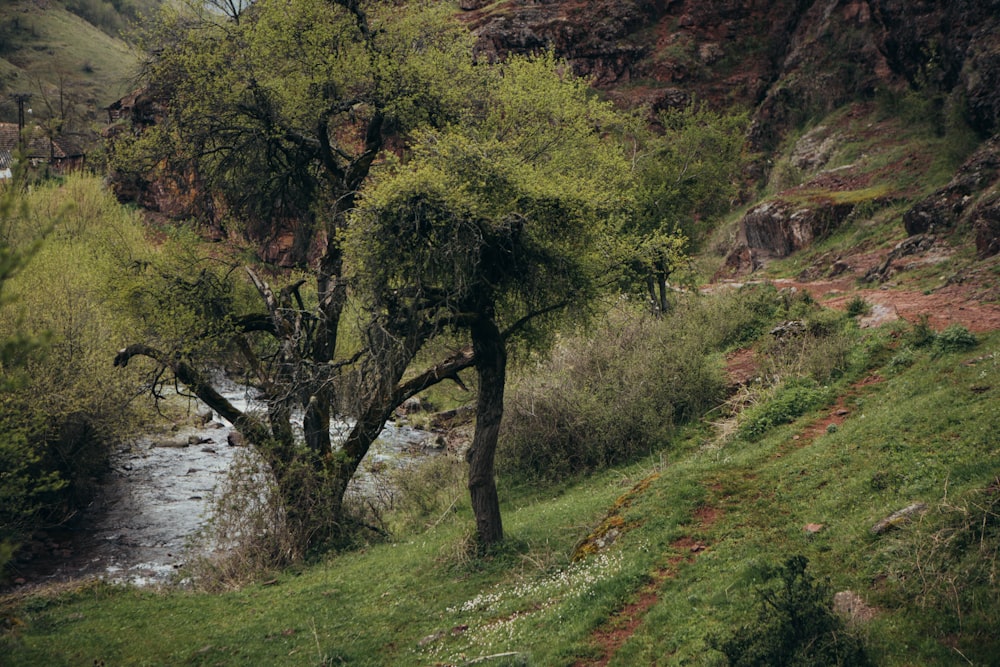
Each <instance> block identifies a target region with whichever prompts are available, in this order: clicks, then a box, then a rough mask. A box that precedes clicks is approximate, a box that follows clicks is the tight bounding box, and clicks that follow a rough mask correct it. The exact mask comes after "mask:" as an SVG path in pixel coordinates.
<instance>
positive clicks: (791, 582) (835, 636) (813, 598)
mask: <svg viewBox="0 0 1000 667" xmlns="http://www.w3.org/2000/svg"><path fill="white" fill-rule="evenodd" d="M807 565H808V561H807V560H806V558H805V557H804V556H793V557H791V558H789V559H788V560H787V561H786V562H785V564H784V566H783V567H781V568H779V569H777V570H773V571H770V572H768V573H767V574H768V579H769V585H768V586H766V587H764V588H761V589H760V590H758V592H757V594H758V596H759V605H758V613H757V620H756V621H755V622H753V623H749V624H746V625H743V626H742V627H740V628H738V629H736V630H735V631H733V632H732V634H730V635H729V636H727V637H714V638H712V639H710V644H711V645H712V647H713V648H714V649H716V650H718V651H721V652H722V653H724V654H725V655H726V658H727V659H728V660H729V664H730V665H733V667H762V666H764V665H767V666H768V667H782V666H789V667H791V666H793V665H794V666H801V667H807V666H808V667H817V666H821V665H845V666H850V667H864V666H866V665H870V664H871V661H870V659H869V658H868V655H867V652H866V651H865V647H864V645H863V644H862V642H861V640H860V639H859V638H858V637H856V636H855V635H853V634H852V633H850V632H849V631H848V629H847V628H846V627H845V623H844V621H843V620H842V619H841V618H840V617H839V616H837V615H836V614H834V612H833V604H832V597H831V594H830V589H829V586H828V585H827V584H826V583H825V582H817V581H815V580H814V579H813V577H812V576H811V575H810V574H809V573H808V572H806V567H807ZM774 580H778V582H777V585H775V584H774V583H773V582H774Z"/></svg>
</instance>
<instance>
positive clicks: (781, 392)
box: [739, 378, 829, 441]
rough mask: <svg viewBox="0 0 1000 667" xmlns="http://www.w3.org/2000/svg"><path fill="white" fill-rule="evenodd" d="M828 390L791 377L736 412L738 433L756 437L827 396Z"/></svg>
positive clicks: (757, 438)
mask: <svg viewBox="0 0 1000 667" xmlns="http://www.w3.org/2000/svg"><path fill="white" fill-rule="evenodd" d="M828 397H829V392H827V391H826V390H825V389H823V388H822V387H820V386H819V385H818V384H816V381H815V380H812V379H810V378H793V379H791V380H789V381H787V382H785V383H784V384H782V385H780V386H778V387H777V388H776V389H775V390H774V393H773V395H772V396H770V397H769V398H767V399H765V400H763V401H762V402H760V403H758V404H757V405H754V406H753V407H750V408H748V409H746V410H745V411H744V412H743V413H742V414H741V415H740V426H739V435H740V436H742V437H743V438H746V439H747V440H750V441H755V440H760V439H761V438H762V437H763V436H764V435H765V434H766V433H767V432H768V431H770V430H771V429H772V428H774V427H775V426H780V425H781V424H788V423H791V422H792V421H794V420H795V419H797V418H798V417H801V416H802V415H804V414H805V413H807V412H809V411H810V410H812V409H813V408H816V407H818V406H819V405H820V404H821V403H823V402H824V401H825V400H827V399H828Z"/></svg>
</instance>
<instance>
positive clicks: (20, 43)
mask: <svg viewBox="0 0 1000 667" xmlns="http://www.w3.org/2000/svg"><path fill="white" fill-rule="evenodd" d="M0 24H2V26H3V27H2V28H0V102H2V103H0V121H5V122H16V120H17V109H16V106H15V105H14V104H13V102H12V100H11V99H10V97H9V96H10V95H11V94H13V93H31V94H32V100H31V108H32V110H33V116H34V117H35V118H36V119H38V120H45V119H46V118H49V117H51V116H53V115H54V114H57V113H58V112H59V110H60V107H61V106H62V107H63V108H64V109H65V110H66V112H67V116H68V118H67V119H68V120H69V121H70V123H71V124H72V125H73V126H75V129H77V130H79V129H83V128H86V127H88V126H89V125H90V124H92V123H94V122H101V121H103V120H104V116H103V108H104V107H106V106H107V105H109V104H110V103H111V102H113V101H115V100H117V99H118V98H120V97H121V96H122V95H124V94H125V93H127V92H128V91H129V90H131V89H132V88H134V76H135V67H136V64H137V58H136V55H135V53H134V52H133V51H132V50H131V49H130V48H129V47H128V46H127V45H126V43H125V42H124V41H122V40H121V39H119V38H116V37H112V36H110V35H109V34H107V33H106V32H104V31H103V30H101V29H100V28H97V27H95V26H94V25H92V24H91V23H89V22H87V21H86V20H84V19H83V18H81V17H79V16H77V15H76V14H73V13H71V12H69V11H67V10H66V9H64V8H62V7H59V6H56V5H55V3H44V5H43V3H38V2H34V1H33V0H16V1H14V2H6V3H4V5H3V7H2V8H0ZM60 97H61V98H62V99H60Z"/></svg>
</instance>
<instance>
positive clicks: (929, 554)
mask: <svg viewBox="0 0 1000 667" xmlns="http://www.w3.org/2000/svg"><path fill="white" fill-rule="evenodd" d="M915 533H916V534H915V535H913V536H912V537H910V538H909V539H906V538H900V539H899V540H896V541H894V542H895V543H894V544H893V545H892V548H893V549H894V550H895V551H896V553H897V554H898V555H899V556H900V558H899V567H898V568H897V569H895V570H894V571H893V577H894V580H895V581H896V582H897V584H898V587H897V589H896V590H895V591H894V599H895V600H896V601H897V602H899V603H903V604H905V603H910V604H916V605H918V606H919V607H921V608H923V609H926V610H927V613H926V615H925V616H924V618H923V621H924V623H925V624H926V629H927V631H928V632H931V633H934V634H935V635H950V634H951V633H955V632H964V633H968V634H970V635H977V634H981V635H983V636H989V635H991V634H992V632H993V630H992V627H991V625H992V618H993V616H994V615H995V613H996V612H995V610H996V609H997V608H998V606H1000V590H998V589H997V586H996V577H997V564H998V557H1000V479H997V478H995V479H994V480H993V481H992V482H989V483H988V484H986V485H984V486H980V487H978V488H974V489H971V490H969V491H966V492H965V493H962V494H960V495H958V496H957V497H955V498H945V499H943V500H942V501H941V503H940V504H939V505H938V506H937V507H935V508H934V510H933V511H932V513H931V514H930V515H929V516H928V517H927V518H926V520H925V521H923V522H922V523H921V525H920V526H919V527H918V528H916V529H915ZM903 554H905V556H903Z"/></svg>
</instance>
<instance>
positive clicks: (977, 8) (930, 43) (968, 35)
mask: <svg viewBox="0 0 1000 667" xmlns="http://www.w3.org/2000/svg"><path fill="white" fill-rule="evenodd" d="M868 4H869V5H870V7H871V9H872V14H873V17H874V19H875V20H876V22H877V23H878V25H879V27H880V31H879V32H878V33H877V34H876V37H877V38H878V40H879V50H880V51H881V52H882V53H883V54H884V55H885V57H886V59H887V62H888V64H889V66H890V68H891V69H892V70H893V71H894V72H897V73H899V74H900V75H902V76H904V77H905V78H906V80H907V81H908V82H909V84H910V86H911V87H913V88H918V89H919V88H928V87H929V88H931V89H933V90H937V91H940V92H943V93H950V92H953V91H955V92H960V93H961V94H962V95H963V96H964V97H965V98H966V100H967V104H968V110H969V112H970V113H969V117H970V120H972V121H973V123H974V125H975V127H976V129H978V130H979V131H980V132H983V133H984V134H992V133H993V132H995V131H996V130H997V129H998V118H1000V36H998V29H1000V1H998V0H954V1H951V2H927V1H922V2H913V1H911V0H868Z"/></svg>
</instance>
